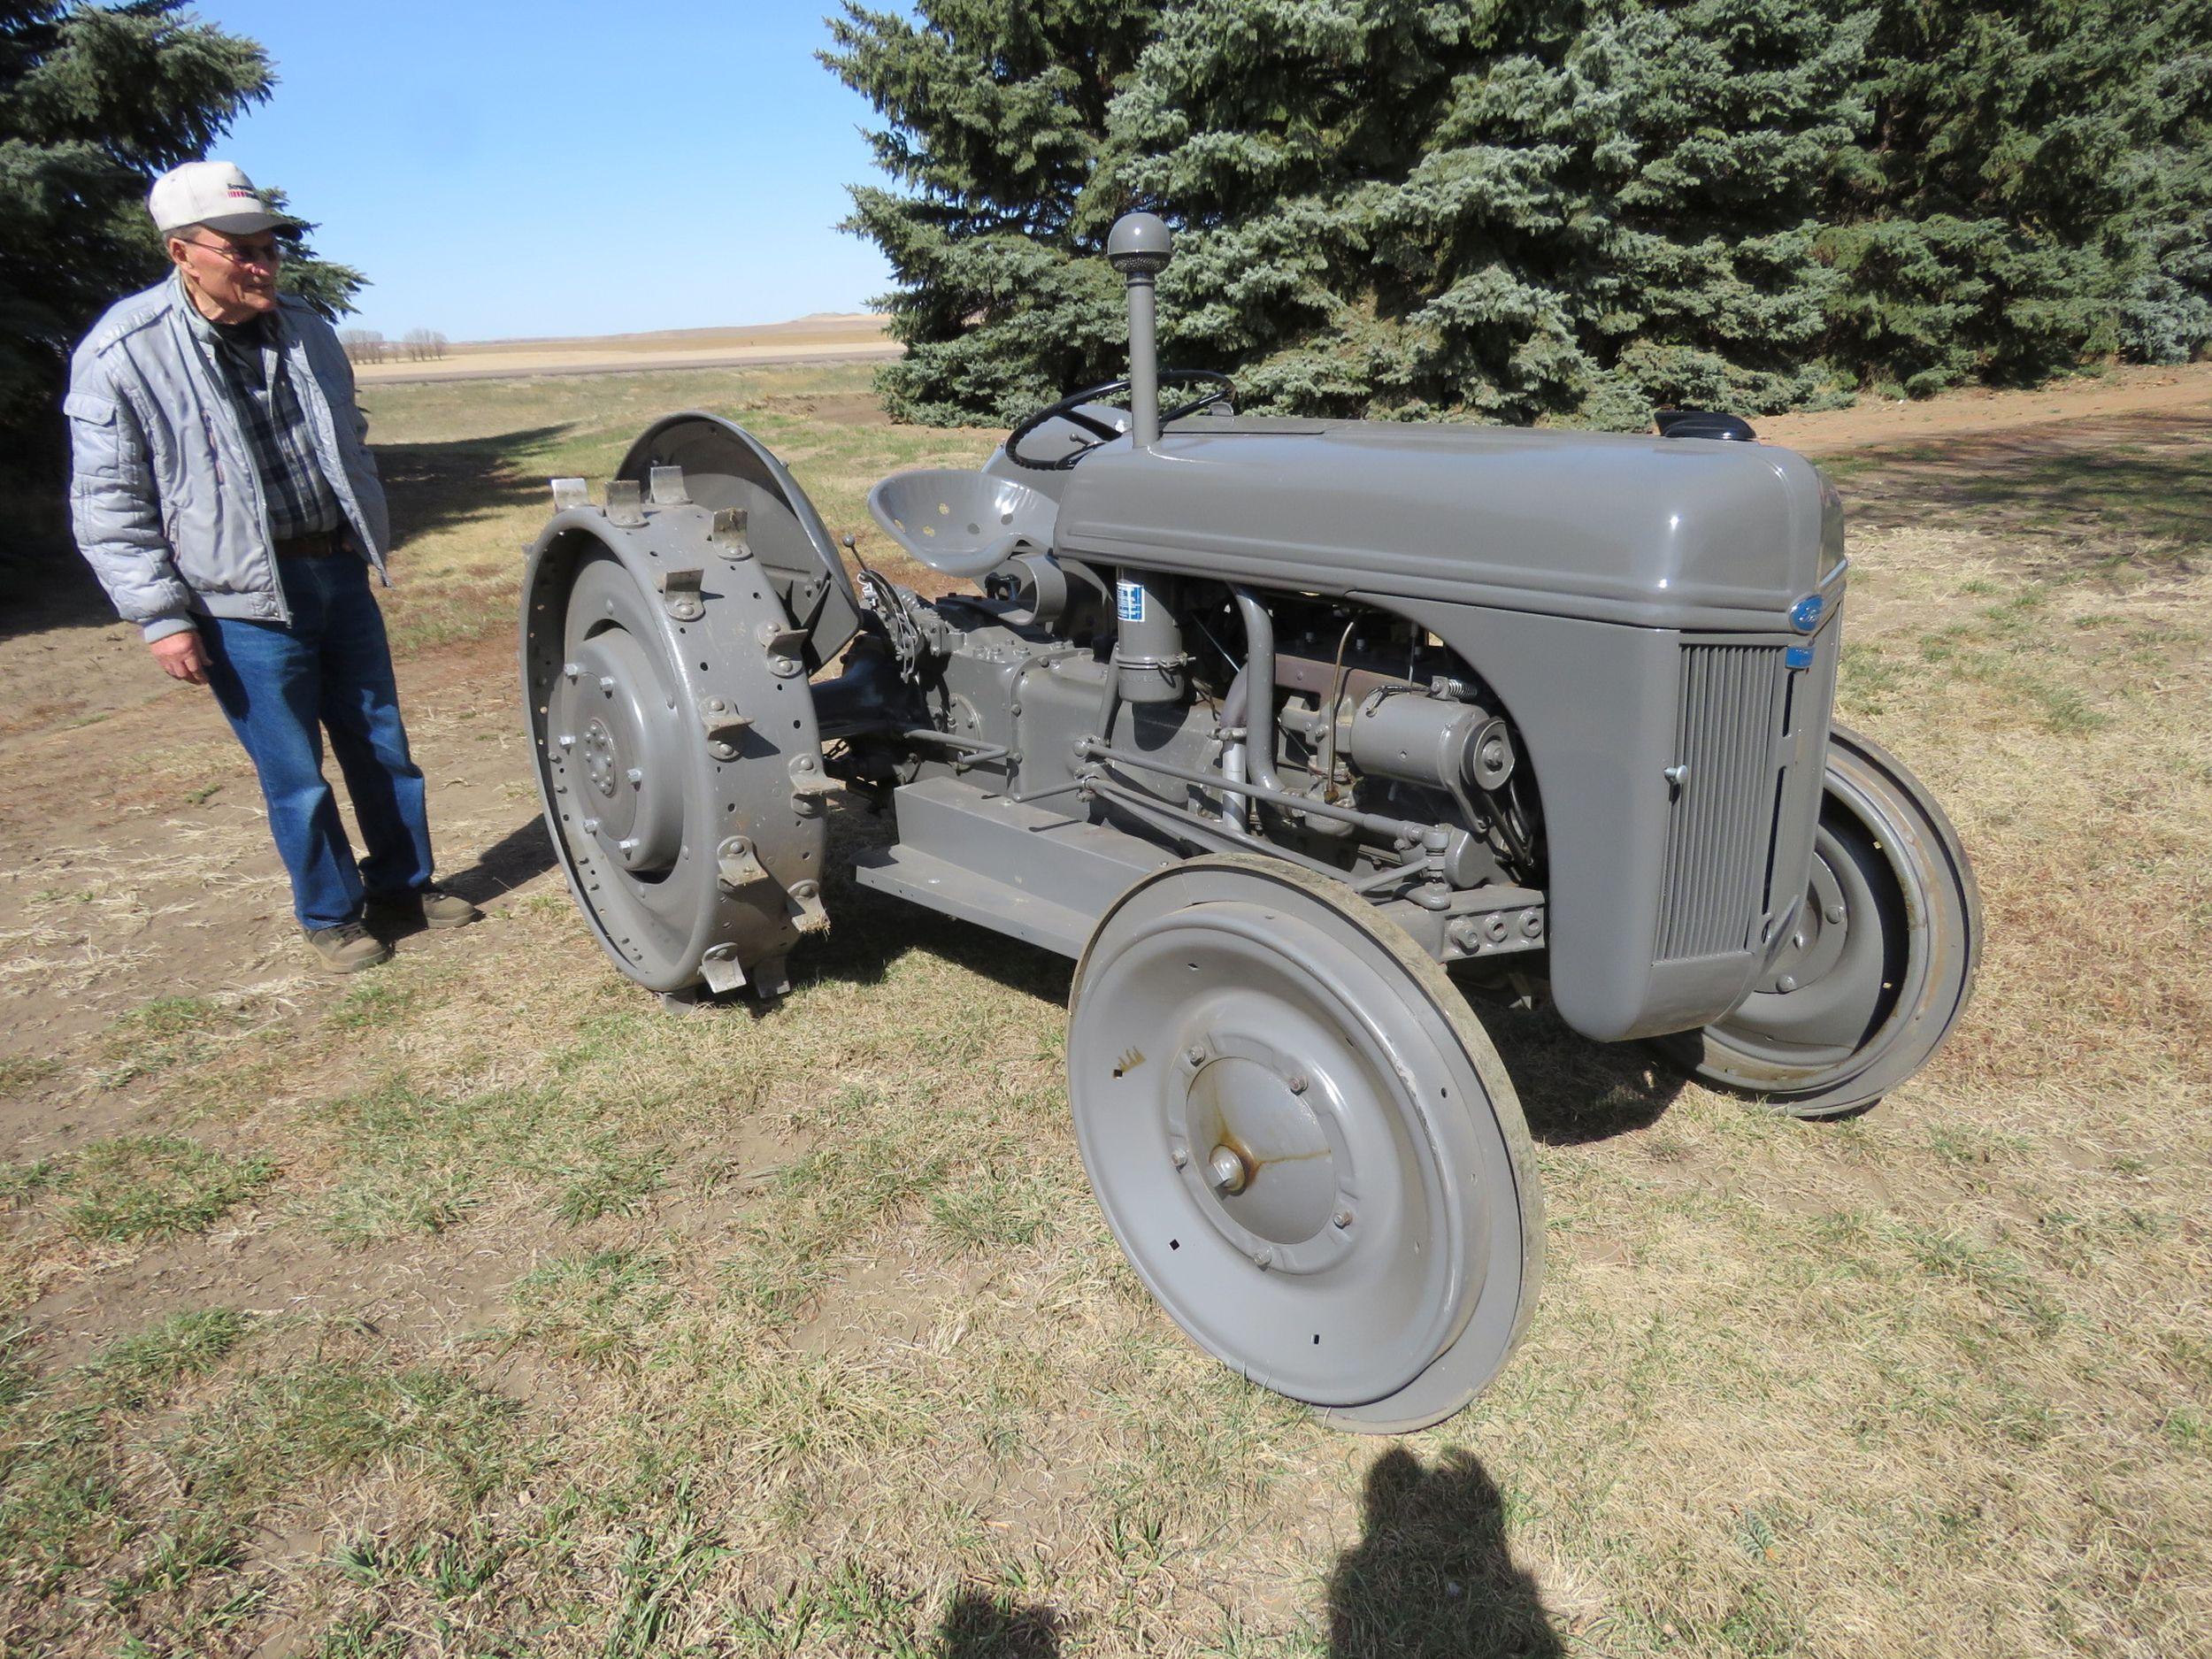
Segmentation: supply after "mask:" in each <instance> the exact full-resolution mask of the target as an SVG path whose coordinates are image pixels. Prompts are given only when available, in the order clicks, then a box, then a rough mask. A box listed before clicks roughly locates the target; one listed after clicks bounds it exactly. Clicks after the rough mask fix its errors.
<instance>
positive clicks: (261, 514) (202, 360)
mask: <svg viewBox="0 0 2212 1659" xmlns="http://www.w3.org/2000/svg"><path fill="white" fill-rule="evenodd" d="M185 303H190V302H189V301H187V302H185ZM184 333H185V345H186V346H187V348H188V349H190V351H191V353H192V359H193V361H194V362H196V363H197V364H198V365H200V373H201V377H202V380H203V384H202V386H201V388H200V425H201V426H202V427H203V428H204V430H205V431H206V433H207V447H208V449H209V452H210V453H211V454H212V455H213V457H215V482H216V485H217V487H218V488H220V487H221V485H222V483H223V446H222V442H221V441H220V440H219V438H218V437H217V436H216V433H215V421H214V418H213V417H212V416H211V415H210V414H209V413H208V396H207V394H208V389H209V386H208V384H207V383H208V382H210V381H211V383H212V385H213V388H214V390H216V391H217V392H219V393H222V395H223V399H224V403H225V406H226V408H227V407H228V405H229V394H228V393H227V392H224V391H223V381H222V380H221V374H222V371H221V370H220V369H219V368H218V367H216V365H214V364H212V363H210V362H209V361H208V358H207V353H206V352H205V351H204V350H203V349H201V348H200V342H199V341H198V340H197V339H196V338H195V337H194V336H193V334H192V329H191V326H190V325H189V324H186V325H185V330H184ZM228 424H229V427H230V429H231V431H232V432H233V433H234V435H235V436H236V438H237V439H238V447H239V449H241V450H242V451H245V452H246V453H248V454H249V455H250V453H251V450H250V448H249V446H248V445H247V443H246V434H245V433H244V431H243V430H242V429H241V428H240V427H239V426H238V411H236V410H234V409H232V410H230V412H229V418H228ZM244 472H245V476H246V480H247V481H248V483H249V484H250V486H251V487H252V490H253V504H254V511H255V513H256V514H257V516H258V518H260V520H261V557H262V558H263V559H264V560H265V562H266V563H267V565H268V566H269V596H270V597H271V598H273V599H274V600H275V601H276V609H277V619H278V620H279V621H280V622H281V623H283V624H284V626H286V627H290V626H292V607H291V605H290V603H288V602H287V601H286V599H285V597H284V577H283V573H282V572H280V571H279V570H278V568H277V555H276V526H275V525H274V524H273V523H272V522H271V521H270V518H269V498H268V496H267V495H266V494H265V492H264V491H263V489H262V488H261V479H260V476H259V474H258V473H257V472H255V471H254V469H253V468H252V467H251V466H250V465H249V466H247V467H246V468H245V469H244Z"/></svg>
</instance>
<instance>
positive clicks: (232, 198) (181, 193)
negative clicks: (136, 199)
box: [146, 161, 292, 236]
mask: <svg viewBox="0 0 2212 1659" xmlns="http://www.w3.org/2000/svg"><path fill="white" fill-rule="evenodd" d="M146 209H147V211H149V212H150V213H151V214H152V215H153V216H154V228H155V229H157V230H159V231H161V232H163V233H167V232H169V231H173V230H182V229H183V228H184V227H186V226H188V225H204V226H206V227H208V228H209V229H210V230H217V231H221V232H222V233H223V234H226V235H230V236H246V235H250V234H252V233H254V232H255V231H257V230H269V229H272V228H273V227H276V226H278V225H288V224H290V223H291V222H292V221H291V220H290V219H287V218H285V217H284V215H283V214H281V213H272V212H271V211H269V210H268V208H267V207H266V206H265V205H264V204H263V203H262V200H261V192H260V191H258V190H257V189H255V188H253V180H251V179H249V178H248V177H246V175H245V174H244V173H242V172H240V171H239V170H238V168H237V167H236V166H235V165H233V164H232V163H230V162H227V161H188V162H186V163H185V164H184V165H182V166H181V167H172V168H170V169H169V171H168V172H166V173H163V174H162V175H161V177H159V178H158V179H156V180H154V188H153V189H152V191H151V192H150V194H149V195H148V196H147V197H146Z"/></svg>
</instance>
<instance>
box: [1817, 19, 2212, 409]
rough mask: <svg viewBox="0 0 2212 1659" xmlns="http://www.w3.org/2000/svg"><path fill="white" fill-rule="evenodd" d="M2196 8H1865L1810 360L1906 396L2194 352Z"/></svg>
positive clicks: (2211, 317) (2198, 149) (2209, 192)
mask: <svg viewBox="0 0 2212 1659" xmlns="http://www.w3.org/2000/svg"><path fill="white" fill-rule="evenodd" d="M2208 15H2212V8H2208V6H2207V5H2206V4H2204V0H2184V4H2175V5H2170V6H2165V7H2156V6H2150V5H2145V4H2140V0H2035V3H2033V4H2024V5H2014V4H1990V0H1884V4H1882V6H1881V12H1880V19H1879V23H1878V27H1877V30H1876V34H1875V38H1874V40H1873V42H1872V44H1871V46H1870V59H1869V65H1868V70H1869V74H1868V95H1869V96H1870V101H1871V102H1872V104H1873V106H1874V111H1875V121H1874V124H1873V126H1872V127H1871V128H1870V131H1869V135H1868V138H1867V140H1866V142H1864V143H1863V145H1861V146H1859V147H1856V148H1855V150H1853V151H1852V152H1850V153H1848V154H1847V155H1846V156H1845V157H1842V158H1841V165H1839V168H1838V171H1837V180H1836V189H1835V193H1834V196H1833V197H1832V202H1831V204H1830V207H1829V217H1830V219H1831V220H1832V227H1831V228H1830V229H1829V230H1828V231H1827V232H1826V233H1825V234H1824V235H1823V237H1822V238H1821V245H1820V250H1821V254H1822V257H1824V258H1826V259H1828V260H1830V261H1832V264H1833V265H1834V266H1835V268H1836V271H1837V273H1838V274H1839V278H1840V279H1841V283H1840V288H1839V294H1838V296H1837V297H1836V299H1835V301H1834V302H1833V303H1832V329H1831V334H1830V337H1829V340H1828V342H1827V350H1828V352H1829V355H1830V356H1831V357H1832V358H1833V359H1834V360H1835V361H1837V362H1838V363H1839V365H1842V366H1843V367H1845V368H1846V369H1847V371H1849V372H1851V373H1854V374H1855V375H1856V376H1859V377H1863V378H1864V379H1867V380H1872V381H1875V382H1877V383H1886V384H1893V385H1895V386H1899V387H1901V388H1903V389H1905V390H1907V391H1909V392H1912V393H1925V392H1932V391H1935V390H1939V389H1940V388H1943V387H1946V386H1950V385H1955V384H1957V383H1959V382H1961V381H1962V380H2005V381H2013V382H2027V381H2032V380H2039V379H2041V378H2043V377H2045V376H2047V375H2048V374H2050V373H2054V372H2055V371H2057V370H2060V369H2062V368H2066V367H2070V366H2071V365H2075V364H2077V363H2078V362H2080V361H2082V360H2083V359H2084V358H2085V357H2109V356H2115V355H2118V354H2121V353H2127V354H2129V355H2133V356H2139V357H2151V358H2154V359H2158V360H2167V361H2170V360H2174V359H2176V358H2178V357H2186V356H2187V355H2189V354H2190V353H2191V352H2193V351H2194V350H2196V349H2200V348H2201V347H2202V346H2203V344H2204V343H2205V342H2207V341H2208V340H2212V326H2208V325H2212V311H2208V302H2212V283H2208V280H2207V279H2208V274H2212V271H2208V264H2207V259H2208V255H2207V253H2206V250H2205V235H2204V233H2205V231H2206V229H2207V227H2208V210H2212V180H2208V168H2212V158H2208V152H2207V144H2206V136H2207V134H2206V116H2207V102H2206V101H2207V96H2208V93H2207V85H2208V58H2207V54H2208V50H2212V27H2208Z"/></svg>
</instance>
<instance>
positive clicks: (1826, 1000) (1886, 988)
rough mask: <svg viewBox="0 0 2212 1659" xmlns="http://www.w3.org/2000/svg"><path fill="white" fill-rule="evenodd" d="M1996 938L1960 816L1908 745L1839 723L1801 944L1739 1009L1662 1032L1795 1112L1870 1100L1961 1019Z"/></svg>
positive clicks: (1716, 1074)
mask: <svg viewBox="0 0 2212 1659" xmlns="http://www.w3.org/2000/svg"><path fill="white" fill-rule="evenodd" d="M1981 946H1982V914H1981V895H1980V892H1979V890H1978V888H1977V887H1976V886H1975V883H1974V872H1973V867H1972V866H1971V865H1970V864H1969V863H1968V862H1967V857H1966V849H1965V848H1964V847H1963V846H1962V844H1961V843H1960V841H1959V836H1958V832H1957V831H1956V830H1955V829H1954V828H1953V827H1952V825H1951V821H1950V819H1949V818H1947V817H1945V816H1944V813H1943V809H1942V808H1941V807H1940V806H1939V805H1938V804H1937V803H1936V801H1935V799H1934V797H1933V796H1932V795H1930V794H1929V793H1928V791H1927V790H1926V788H1925V787H1923V786H1922V784H1921V783H1920V781H1919V780H1917V779H1916V778H1915V777H1914V776H1913V775H1912V774H1911V773H1910V772H1908V771H1907V770H1906V769H1905V768H1904V766H1903V765H1902V764H1901V763H1900V762H1899V761H1898V760H1897V759H1896V758H1895V757H1893V756H1892V755H1890V754H1889V753H1888V752H1887V751H1886V749H1882V748H1881V747H1880V746H1879V745H1878V744H1877V743H1875V742H1873V741H1870V739H1867V738H1865V737H1862V736H1860V735H1859V734H1858V733H1855V732H1852V731H1850V730H1848V729H1847V728H1846V727H1843V726H1837V727H1836V728H1835V729H1834V730H1833V731H1832V733H1831V734H1830V737H1829V741H1828V771H1827V779H1826V794H1825V796H1824V800H1823V802H1822V805H1821V813H1820V826H1819V830H1818V832H1817V834H1816V840H1815V843H1814V854H1813V867H1812V877H1811V880H1810V882H1809V886H1808V890H1807V893H1806V896H1805V902H1804V903H1803V905H1802V907H1801V910H1800V912H1799V920H1798V925H1797V927H1796V929H1795V930H1794V931H1793V935H1792V938H1791V941H1790V945H1789V948H1788V949H1787V950H1786V953H1785V954H1784V956H1782V957H1781V958H1780V959H1779V960H1778V961H1777V962H1776V964H1774V967H1773V969H1772V970H1771V971H1770V973H1769V974H1768V975H1767V977H1766V979H1764V980H1763V981H1762V983H1761V984H1760V985H1759V986H1758V987H1756V988H1755V989H1754V990H1753V991H1752V993H1751V995H1749V996H1748V997H1747V998H1746V999H1745V1000H1744V1002H1742V1004H1741V1005H1740V1006H1739V1007H1738V1008H1737V1009H1736V1010H1735V1011H1733V1012H1732V1013H1731V1014H1730V1015H1728V1017H1727V1018H1724V1019H1721V1020H1718V1021H1717V1022H1715V1023H1714V1024H1713V1025H1709V1026H1707V1027H1705V1029H1704V1030H1702V1031H1701V1032H1690V1033H1684V1034H1683V1035H1681V1036H1679V1037H1674V1038H1668V1039H1663V1040H1662V1041H1661V1044H1660V1047H1661V1048H1662V1049H1663V1052H1665V1053H1666V1054H1667V1055H1668V1056H1670V1057H1671V1058H1673V1059H1675V1060H1676V1061H1677V1062H1678V1063H1679V1064H1683V1065H1685V1066H1686V1068H1687V1069H1688V1070H1690V1071H1692V1072H1693V1073H1694V1075H1696V1076H1697V1077H1699V1078H1700V1079H1703V1080H1705V1081H1707V1082H1710V1083H1717V1084H1719V1085H1721V1086H1723V1087H1727V1088H1731V1089H1735V1090H1739V1091H1741V1092H1744V1093H1747V1094H1755V1095H1757V1096H1759V1097H1760V1098H1761V1099H1762V1100H1763V1101H1764V1102H1766V1103H1767V1104H1768V1105H1770V1106H1771V1107H1772V1108H1774V1109H1775V1110H1778V1111H1781V1112H1786V1113H1788V1114H1789V1115H1791V1116H1793V1117H1799V1118H1834V1117H1840V1116H1842V1115H1844V1114H1846V1113H1849V1112H1854V1111H1861V1110H1865V1109H1866V1108H1867V1107H1869V1106H1871V1105H1872V1104H1873V1103H1874V1102H1876V1101H1878V1100H1879V1099H1880V1098H1881V1097H1882V1096H1883V1095H1884V1094H1886V1093H1888V1092H1889V1091H1890V1090H1891V1089H1893V1088H1894V1087H1897V1086H1898V1085H1899V1084H1900V1083H1902V1082H1904V1081H1905V1080H1906V1079H1908V1078H1909V1077H1911V1076H1912V1075H1913V1074H1914V1073H1915V1072H1916V1071H1919V1070H1920V1069H1921V1068H1922V1067H1923V1066H1924V1065H1925V1064H1927V1063H1928V1061H1929V1060H1930V1059H1931V1058H1932V1056H1934V1054H1935V1052H1936V1050H1937V1049H1938V1048H1939V1047H1940V1046H1941V1045H1942V1043H1943V1041H1944V1040H1945V1039H1946V1038H1947V1036H1949V1035H1950V1033H1951V1032H1952V1030H1953V1029H1954V1028H1955V1026H1956V1025H1957V1024H1958V1021H1959V1018H1960V1016H1961V1015H1962V1014H1963V1013H1964V1012H1965V1010H1966V1005H1967V1002H1968V999H1969V998H1970V996H1971V995H1972V994H1973V988H1974V975H1975V971H1976V969H1977V967H1978V964H1979V962H1980V958H1981Z"/></svg>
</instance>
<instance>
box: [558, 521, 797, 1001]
mask: <svg viewBox="0 0 2212 1659" xmlns="http://www.w3.org/2000/svg"><path fill="white" fill-rule="evenodd" d="M672 493H674V494H675V495H676V496H677V498H676V499H673V500H670V501H664V502H660V501H657V502H655V503H639V504H638V505H636V506H635V507H634V508H631V509H630V510H629V511H627V512H626V513H625V514H624V515H623V516H621V517H620V518H615V517H611V516H610V514H609V513H608V512H607V511H605V510H603V509H600V508H596V507H590V506H580V507H572V508H570V509H567V510H565V511H562V512H560V513H558V514H557V516H556V517H555V518H554V519H553V520H552V522H551V523H550V524H549V525H548V526H546V529H545V530H544V532H543V533H542V534H541V535H540V536H539V538H538V541H536V543H535V544H534V547H533V549H532V551H531V555H530V560H529V565H528V567H527V569H526V572H525V578H524V602H523V605H524V608H523V617H522V641H521V645H522V652H521V655H522V675H523V687H524V691H525V695H526V698H527V706H528V710H529V729H530V735H531V741H532V748H533V749H534V758H535V761H536V770H537V779H538V787H539V793H540V801H541V805H542V806H543V808H544V811H545V818H546V825H547V827H548V829H549V832H550V833H551V835H552V839H553V844H554V849H555V851H556V853H557V856H558V857H559V859H560V862H561V864H562V867H563V870H564V872H565V874H566V875H567V877H568V881H569V886H570V889H571V891H572V893H573V894H574V895H575V896H576V900H577V902H578V905H579V907H580V909H581V910H583V912H584V914H585V916H586V918H588V920H589V921H590V923H591V925H592V926H593V929H594V931H595V933H597V935H598V938H599V941H600V943H601V945H602V946H603V948H604V949H606V951H607V953H608V955H609V956H611V957H612V958H613V959H614V961H615V963H616V964H617V965H618V966H619V967H620V968H621V969H622V971H623V972H625V973H626V974H628V975H629V976H630V977H631V978H632V979H635V980H637V981H638V982H639V983H640V984H641V985H644V986H646V987H649V988H651V989H653V990H657V991H661V992H684V991H688V990H689V989H691V988H692V987H696V986H698V985H701V984H704V985H706V986H707V987H710V988H711V989H713V990H717V991H721V990H732V989H736V988H738V987H749V988H751V989H752V990H753V991H755V992H756V993H757V994H762V995H766V994H772V993H773V992H774V991H776V990H777V989H779V988H780V987H781V986H782V984H783V983H784V959H785V957H786V956H787V953H788V952H789V950H790V949H792V947H793V946H794V945H795V943H796V942H797V941H798V940H799V938H800V937H801V936H802V935H803V933H810V932H814V931H818V929H820V928H821V927H823V926H826V922H827V918H826V915H825V913H824V912H823V910H822V904H821V899H820V887H819V879H820V875H821V856H822V847H823V822H822V807H823V804H824V803H823V800H822V795H823V792H824V790H825V789H826V783H827V780H826V773H825V772H824V771H823V767H822V760H821V749H820V742H819V738H818V726H817V723H816V719H815V713H814V707H813V698H812V695H811V694H810V692H809V690H808V688H807V684H806V680H805V676H804V670H803V664H802V662H801V660H800V658H799V657H798V656H797V655H796V654H795V641H797V640H798V639H800V638H802V637H803V635H802V634H800V633H799V632H798V631H797V630H795V629H794V628H793V627H792V626H791V623H790V621H789V618H788V616H787V612H786V611H785V610H784V609H783V606H782V604H781V603H780V598H779V596H778V593H777V590H776V588H775V585H774V583H773V581H772V580H770V573H769V572H765V571H764V568H763V565H762V564H761V561H760V560H759V559H758V558H757V557H755V555H754V554H753V552H752V549H751V548H750V546H749V544H746V543H743V542H741V541H736V540H733V539H732V538H730V537H729V536H727V535H726V534H723V533H722V532H721V531H718V528H717V519H716V516H715V514H714V513H713V512H712V511H710V510H708V509H706V508H704V507H703V506H701V505H699V504H697V503H692V502H690V501H688V500H687V499H683V498H682V497H681V495H680V491H678V492H672ZM771 507H772V503H771ZM764 518H766V512H765V511H763V512H757V513H756V515H755V522H756V523H759V522H761V521H762V520H763V519H764ZM768 527H769V528H771V529H775V528H777V526H776V525H775V524H774V522H772V521H770V523H769V526H768Z"/></svg>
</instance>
